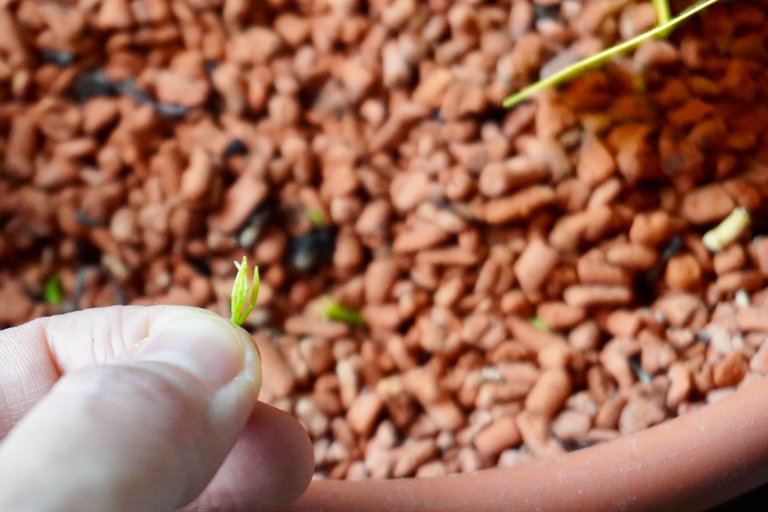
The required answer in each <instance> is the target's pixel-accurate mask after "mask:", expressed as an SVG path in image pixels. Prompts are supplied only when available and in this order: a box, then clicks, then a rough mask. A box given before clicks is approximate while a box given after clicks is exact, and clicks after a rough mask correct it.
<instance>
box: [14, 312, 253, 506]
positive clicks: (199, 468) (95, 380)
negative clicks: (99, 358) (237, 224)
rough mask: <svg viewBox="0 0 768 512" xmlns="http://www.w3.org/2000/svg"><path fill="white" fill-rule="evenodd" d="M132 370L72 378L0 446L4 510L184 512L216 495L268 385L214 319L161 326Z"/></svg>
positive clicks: (198, 317) (134, 358)
mask: <svg viewBox="0 0 768 512" xmlns="http://www.w3.org/2000/svg"><path fill="white" fill-rule="evenodd" d="M129 353H131V354H132V355H131V356H130V357H127V358H125V359H123V360H121V361H118V362H114V363H111V364H107V365H102V366H94V367H90V368H85V369H81V370H76V371H73V372H70V373H67V374H65V375H64V376H63V377H62V378H60V379H59V380H58V382H57V383H56V384H55V385H54V387H53V388H52V389H51V391H50V392H49V393H48V394H47V395H46V396H45V397H44V398H42V399H41V400H40V401H39V402H38V403H37V405H36V406H35V407H34V408H33V409H32V410H31V411H30V412H29V413H28V414H27V415H26V416H24V418H23V419H22V420H21V421H20V422H19V423H18V424H17V425H16V426H15V427H14V428H13V429H12V430H11V432H10V433H9V434H8V436H7V437H6V438H5V440H4V441H3V443H2V444H1V445H0V476H1V478H2V481H3V485H2V486H0V509H1V510H79V511H90V510H93V511H103V510H114V511H120V510H131V511H133V510H158V511H161V510H167V511H170V510H174V509H176V508H178V507H181V506H183V505H185V504H187V503H189V502H190V501H191V500H193V499H194V498H195V497H196V496H197V495H198V494H200V493H201V492H202V491H203V489H204V488H205V486H206V484H207V483H208V482H209V481H210V480H211V478H212V477H213V476H214V474H215V473H216V470H217V469H218V467H219V466H220V465H221V463H222V462H223V460H224V458H225V457H226V455H227V453H228V452H229V451H230V449H231V448H232V446H233V445H234V444H235V441H236V440H237V438H238V435H239V434H240V431H241V430H242V429H243V426H244V425H245V423H246V421H247V419H248V416H249V414H250V412H251V410H252V409H253V407H254V405H255V403H256V398H257V395H258V390H259V386H260V380H261V369H260V360H259V355H258V352H257V350H256V347H255V345H254V343H253V341H252V340H251V338H250V336H249V335H248V334H247V333H246V332H245V331H243V330H242V329H240V328H237V327H235V326H234V325H232V324H231V323H230V322H228V321H226V320H224V319H223V318H221V317H218V316H217V315H214V314H213V313H209V312H206V311H201V310H193V309H190V310H189V314H184V315H182V316H175V317H172V318H170V319H168V320H167V321H166V322H159V323H153V324H151V325H150V327H149V333H148V335H147V337H146V338H145V339H143V340H141V341H140V342H139V343H137V344H136V345H135V346H134V347H131V348H130V349H129Z"/></svg>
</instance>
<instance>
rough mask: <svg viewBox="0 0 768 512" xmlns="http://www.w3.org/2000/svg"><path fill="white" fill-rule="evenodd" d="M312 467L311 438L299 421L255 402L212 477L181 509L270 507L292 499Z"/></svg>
mask: <svg viewBox="0 0 768 512" xmlns="http://www.w3.org/2000/svg"><path fill="white" fill-rule="evenodd" d="M313 472H314V453H313V449H312V442H311V441H310V439H309V436H308V435H307V433H306V431H305V430H304V429H303V428H302V426H301V424H300V423H299V422H298V421H297V420H296V419H295V418H294V417H292V416H291V415H289V414H287V413H285V412H283V411H281V410H279V409H276V408H275V407H272V406H270V405H267V404H264V403H261V402H259V403H258V404H257V406H256V407H255V408H254V410H253V412H252V414H251V416H250V418H249V420H248V423H247V425H246V428H245V430H244V431H243V433H242V434H241V436H240V439H239V440H238V441H237V443H236V444H235V446H234V448H233V449H232V451H231V452H230V453H229V455H228V456H227V459H226V461H225V462H224V464H223V466H222V467H221V469H220V470H219V472H218V473H217V474H216V476H215V477H214V479H213V481H212V482H211V483H210V484H209V485H208V487H207V488H206V490H205V491H204V492H203V494H202V495H201V497H200V498H199V499H198V500H196V501H195V502H194V503H192V504H191V505H190V506H189V507H188V508H187V509H185V510H200V509H220V508H226V509H227V510H229V509H234V510H249V511H251V510H274V509H277V508H279V507H281V506H283V505H286V504H288V503H291V502H293V501H295V500H296V499H298V498H299V496H301V494H302V493H303V492H304V491H305V490H306V488H307V486H308V485H309V482H310V480H311V479H312V474H313Z"/></svg>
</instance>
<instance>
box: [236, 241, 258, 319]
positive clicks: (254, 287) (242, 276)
mask: <svg viewBox="0 0 768 512" xmlns="http://www.w3.org/2000/svg"><path fill="white" fill-rule="evenodd" d="M235 267H237V275H236V276H235V282H234V284H233V285H232V297H231V298H230V309H231V310H232V315H231V316H230V320H231V321H232V323H233V324H235V325H243V323H244V322H245V320H246V319H247V318H248V315H250V314H251V312H252V311H253V308H254V307H255V306H256V298H257V297H258V296H259V283H260V281H259V267H257V266H254V267H253V280H252V281H250V282H249V280H250V271H249V270H248V258H247V257H245V256H243V261H242V262H241V263H238V262H235Z"/></svg>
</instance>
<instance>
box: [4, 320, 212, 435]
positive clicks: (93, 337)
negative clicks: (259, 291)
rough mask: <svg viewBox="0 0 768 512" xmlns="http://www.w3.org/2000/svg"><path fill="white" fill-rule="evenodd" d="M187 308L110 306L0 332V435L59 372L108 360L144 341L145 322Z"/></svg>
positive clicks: (29, 406)
mask: <svg viewBox="0 0 768 512" xmlns="http://www.w3.org/2000/svg"><path fill="white" fill-rule="evenodd" d="M190 311H196V309H195V308H187V307H182V306H153V307H139V306H115V307H108V308H97V309H89V310H84V311H77V312H74V313H69V314H66V315H57V316H52V317H45V318H39V319H37V320H34V321H32V322H29V323H26V324H23V325H21V326H19V327H14V328H11V329H6V330H3V331H0V439H2V438H3V437H4V436H5V434H6V433H7V432H8V431H9V430H10V429H11V427H12V426H13V425H14V424H15V423H16V422H17V421H18V420H19V419H20V418H22V417H23V416H24V415H25V414H26V413H27V412H28V411H29V410H30V409H31V408H32V406H33V405H34V404H35V403H37V401H38V400H40V399H41V398H42V397H43V396H45V395H46V394H47V393H48V391H50V389H51V387H52V386H53V385H54V383H55V382H56V381H57V380H58V378H59V377H60V376H61V375H62V374H63V373H65V372H68V371H72V370H76V369H78V368H87V367H90V366H96V365H100V364H105V363H107V362H110V361H112V360H114V359H115V357H117V356H121V355H124V354H125V353H126V352H127V350H128V348H129V347H131V346H135V345H136V344H137V343H139V342H140V341H141V340H142V339H145V338H146V337H147V335H148V334H149V331H150V325H151V324H152V325H156V326H159V325H162V324H163V323H164V322H166V321H168V320H170V319H172V318H175V317H178V316H179V315H183V314H187V313H189V312H190ZM211 314H212V313H211Z"/></svg>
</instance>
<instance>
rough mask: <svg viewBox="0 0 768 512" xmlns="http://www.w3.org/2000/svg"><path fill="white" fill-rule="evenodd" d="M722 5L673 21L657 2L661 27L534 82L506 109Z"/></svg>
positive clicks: (694, 9)
mask: <svg viewBox="0 0 768 512" xmlns="http://www.w3.org/2000/svg"><path fill="white" fill-rule="evenodd" d="M719 1H720V0H699V1H698V2H696V3H695V4H693V5H691V6H690V7H688V8H687V9H685V10H684V11H683V12H681V13H680V14H678V15H677V16H675V17H674V18H670V11H669V4H668V2H667V1H666V0H654V2H653V5H654V6H655V7H656V10H657V11H658V17H659V22H660V23H659V24H658V25H656V27H654V28H652V29H651V30H648V31H646V32H643V33H642V34H640V35H637V36H635V37H633V38H632V39H628V40H627V41H624V42H621V43H619V44H617V45H614V46H611V47H610V48H607V49H605V50H603V51H601V52H598V53H596V54H594V55H591V56H589V57H587V58H585V59H582V60H580V61H578V62H576V63H574V64H571V65H570V66H567V67H565V68H563V69H561V70H560V71H558V72H556V73H553V74H552V75H550V76H548V77H546V78H542V79H541V80H539V81H538V82H535V83H533V84H531V85H529V86H528V87H526V88H524V89H522V90H521V91H519V92H517V93H515V94H513V95H511V96H508V97H507V98H505V99H504V103H503V105H504V107H506V108H509V107H513V106H515V105H517V104H518V103H522V102H523V101H525V100H527V99H529V98H530V97H531V96H533V95H534V94H536V93H538V92H541V91H543V90H544V89H548V88H549V87H552V86H555V85H559V84H562V83H566V82H569V81H570V80H572V79H573V78H575V77H576V76H577V75H579V74H581V73H583V72H584V71H587V70H589V69H592V68H596V67H599V66H601V65H603V64H605V63H606V62H607V61H609V60H611V59H612V58H614V57H616V56H618V55H621V54H623V53H625V52H628V51H629V50H632V49H634V48H636V47H637V46H639V45H640V43H642V42H644V41H647V40H648V39H651V38H654V37H664V36H666V35H667V34H669V32H670V31H671V30H672V29H674V28H675V27H676V26H677V25H679V24H680V23H682V22H683V21H685V20H686V19H688V18H690V17H691V16H693V15H694V14H697V13H699V12H701V11H703V10H704V9H706V8H707V7H709V6H710V5H712V4H714V3H716V2H719ZM664 20H666V21H664Z"/></svg>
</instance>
